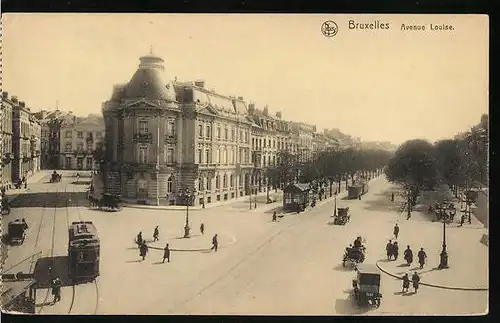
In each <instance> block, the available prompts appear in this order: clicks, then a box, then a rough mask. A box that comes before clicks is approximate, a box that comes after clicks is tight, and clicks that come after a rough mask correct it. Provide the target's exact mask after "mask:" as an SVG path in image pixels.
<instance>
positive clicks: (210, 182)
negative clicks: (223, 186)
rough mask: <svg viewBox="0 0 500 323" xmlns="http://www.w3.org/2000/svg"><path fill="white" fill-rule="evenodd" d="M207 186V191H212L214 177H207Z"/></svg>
mask: <svg viewBox="0 0 500 323" xmlns="http://www.w3.org/2000/svg"><path fill="white" fill-rule="evenodd" d="M205 184H206V185H205V187H206V189H207V191H210V190H211V189H212V179H211V178H210V179H207V181H206V183H205Z"/></svg>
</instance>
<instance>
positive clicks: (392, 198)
mask: <svg viewBox="0 0 500 323" xmlns="http://www.w3.org/2000/svg"><path fill="white" fill-rule="evenodd" d="M391 202H394V193H391Z"/></svg>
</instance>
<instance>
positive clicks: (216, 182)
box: [215, 175, 220, 189]
mask: <svg viewBox="0 0 500 323" xmlns="http://www.w3.org/2000/svg"><path fill="white" fill-rule="evenodd" d="M215 188H216V189H219V188H220V177H219V175H217V176H215Z"/></svg>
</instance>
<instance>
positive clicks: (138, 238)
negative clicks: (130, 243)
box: [136, 231, 143, 247]
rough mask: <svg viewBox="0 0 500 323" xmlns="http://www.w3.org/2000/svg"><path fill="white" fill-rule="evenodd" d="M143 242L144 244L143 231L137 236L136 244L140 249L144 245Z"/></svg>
mask: <svg viewBox="0 0 500 323" xmlns="http://www.w3.org/2000/svg"><path fill="white" fill-rule="evenodd" d="M142 242H143V240H142V231H141V232H139V234H137V241H136V243H137V245H138V246H139V247H140V246H141V245H142Z"/></svg>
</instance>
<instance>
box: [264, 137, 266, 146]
mask: <svg viewBox="0 0 500 323" xmlns="http://www.w3.org/2000/svg"><path fill="white" fill-rule="evenodd" d="M264 148H266V139H264Z"/></svg>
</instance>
